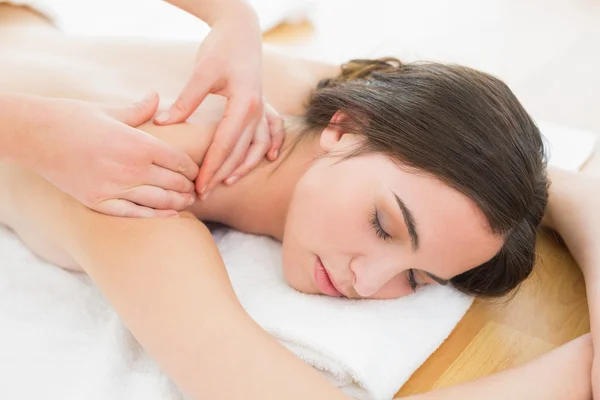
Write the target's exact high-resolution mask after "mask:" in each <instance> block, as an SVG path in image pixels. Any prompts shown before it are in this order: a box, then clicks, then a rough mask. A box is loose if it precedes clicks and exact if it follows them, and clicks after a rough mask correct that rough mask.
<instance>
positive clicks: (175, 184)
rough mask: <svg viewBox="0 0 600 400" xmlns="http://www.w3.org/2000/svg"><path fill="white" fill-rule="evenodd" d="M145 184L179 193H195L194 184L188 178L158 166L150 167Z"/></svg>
mask: <svg viewBox="0 0 600 400" xmlns="http://www.w3.org/2000/svg"><path fill="white" fill-rule="evenodd" d="M145 183H146V184H147V185H151V186H156V187H159V188H161V189H164V190H172V191H174V192H179V193H191V192H193V191H194V184H193V183H192V181H190V180H189V179H188V178H187V177H185V176H184V175H182V174H180V173H177V172H173V171H171V170H170V169H166V168H162V167H159V166H158V165H151V166H150V168H149V169H148V176H147V177H146V182H145Z"/></svg>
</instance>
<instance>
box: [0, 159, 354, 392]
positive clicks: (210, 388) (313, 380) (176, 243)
mask: <svg viewBox="0 0 600 400" xmlns="http://www.w3.org/2000/svg"><path fill="white" fill-rule="evenodd" d="M3 180H4V181H5V182H7V184H8V185H9V187H8V189H9V190H10V191H11V194H12V201H11V204H12V207H14V208H13V210H11V211H12V212H13V213H16V214H17V215H18V216H17V217H16V218H15V220H14V221H13V224H14V225H15V226H16V225H19V224H20V225H21V226H28V227H30V228H31V229H36V230H37V232H38V233H39V234H42V235H44V236H46V237H48V238H53V239H54V240H55V241H56V243H57V244H58V245H59V246H61V247H62V248H63V249H65V250H66V251H67V252H68V253H69V254H70V255H71V257H73V258H74V259H75V260H76V261H77V262H78V263H79V264H80V265H81V266H82V267H83V268H84V270H85V271H86V272H87V273H88V274H89V275H90V276H91V278H92V280H93V281H94V283H95V284H96V285H97V286H98V288H99V289H100V291H101V292H102V293H103V294H104V296H105V297H106V298H107V300H108V301H109V302H110V303H111V305H112V306H113V307H114V309H115V310H116V312H117V313H118V315H119V316H120V318H121V319H122V321H123V323H124V324H125V325H126V326H127V328H128V329H129V330H130V331H131V332H132V334H133V335H134V336H135V337H136V339H137V340H138V341H139V342H140V344H141V345H142V346H143V347H144V348H145V349H146V351H147V352H148V353H149V355H150V356H151V357H152V358H153V359H154V360H155V361H156V362H157V363H158V364H159V365H160V366H161V368H162V369H163V370H164V371H165V372H166V373H167V375H168V376H170V377H171V379H173V381H174V382H175V383H176V384H177V385H178V386H179V388H180V389H181V390H182V391H183V392H184V393H186V394H187V395H188V396H189V397H190V398H191V399H206V398H211V399H212V398H219V399H238V398H249V399H259V398H260V399H307V398H310V399H320V398H322V399H347V397H346V396H345V395H343V394H342V393H341V392H340V391H339V390H337V389H336V388H334V387H333V386H331V385H330V384H329V383H328V382H327V381H326V380H325V379H324V378H323V377H322V376H320V375H319V373H318V372H316V371H315V370H313V369H312V368H310V367H309V366H308V365H306V364H305V363H304V362H303V361H301V360H300V359H298V358H297V357H295V356H294V355H293V354H292V353H291V352H290V351H288V350H287V349H285V347H283V346H282V345H280V344H279V343H278V342H277V341H276V340H275V339H274V338H272V337H271V336H270V335H269V334H268V333H266V332H265V331H264V330H262V329H261V328H260V327H259V326H258V325H257V324H256V323H255V322H254V321H253V320H252V319H251V318H250V317H249V316H248V315H247V314H246V313H245V311H244V309H243V308H242V307H241V305H240V303H239V302H238V300H237V298H236V296H235V294H234V292H233V289H232V287H231V283H230V281H229V278H228V276H227V272H226V270H225V267H224V265H223V261H222V259H221V257H220V255H219V252H218V249H217V247H216V246H215V243H214V241H213V240H212V237H211V235H210V232H209V231H208V230H207V228H206V227H205V226H204V224H203V223H202V222H200V221H198V220H196V219H195V218H193V217H192V218H187V217H184V218H166V219H124V218H117V217H110V216H106V215H102V214H99V213H96V212H94V211H91V210H89V209H87V208H86V207H84V206H83V205H81V204H80V203H78V202H76V201H75V200H74V199H72V198H71V197H69V196H68V195H65V194H64V193H62V192H60V191H59V190H57V189H56V188H55V187H53V186H52V185H51V184H49V183H48V182H46V181H45V180H43V179H42V178H41V177H39V176H38V175H36V174H34V173H32V172H30V171H27V170H24V169H22V168H18V167H12V168H11V169H10V170H9V171H8V172H7V170H6V169H5V170H4V173H3ZM17 228H18V227H17ZM17 230H19V229H17Z"/></svg>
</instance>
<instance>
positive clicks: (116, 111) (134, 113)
mask: <svg viewBox="0 0 600 400" xmlns="http://www.w3.org/2000/svg"><path fill="white" fill-rule="evenodd" d="M158 100H159V99H158V94H157V93H156V92H149V93H148V94H147V95H146V96H145V97H144V98H143V100H142V101H139V102H137V103H133V104H132V105H130V106H127V107H119V108H116V107H106V111H107V113H108V114H110V115H112V116H113V117H115V118H116V119H117V120H119V121H121V122H123V123H125V124H127V125H129V126H132V127H136V126H140V125H141V124H143V123H144V122H147V121H149V120H150V118H152V116H153V115H154V113H155V112H156V109H157V108H158Z"/></svg>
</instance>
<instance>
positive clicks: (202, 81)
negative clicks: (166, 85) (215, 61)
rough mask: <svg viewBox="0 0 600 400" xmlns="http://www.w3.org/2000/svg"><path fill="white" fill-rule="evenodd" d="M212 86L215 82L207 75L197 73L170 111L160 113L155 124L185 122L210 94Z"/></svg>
mask: <svg viewBox="0 0 600 400" xmlns="http://www.w3.org/2000/svg"><path fill="white" fill-rule="evenodd" d="M212 85H213V82H211V80H210V79H208V77H207V76H206V75H205V74H200V73H197V72H195V73H194V74H193V75H192V77H191V78H190V80H189V81H188V83H187V84H186V85H185V87H184V88H183V90H182V91H181V94H179V97H178V98H177V100H175V102H174V103H173V104H172V105H171V107H170V108H169V110H167V111H164V112H162V113H160V114H159V115H158V116H157V117H156V118H155V119H154V123H155V124H157V125H170V124H176V123H179V122H183V121H185V120H186V119H188V118H189V117H190V115H192V113H193V112H194V111H196V109H197V108H198V106H199V105H200V103H202V101H203V100H204V98H205V97H206V96H207V95H208V93H210V91H211V89H212Z"/></svg>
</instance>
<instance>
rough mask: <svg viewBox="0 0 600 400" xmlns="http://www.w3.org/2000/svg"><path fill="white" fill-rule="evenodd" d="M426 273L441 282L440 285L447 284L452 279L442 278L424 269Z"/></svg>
mask: <svg viewBox="0 0 600 400" xmlns="http://www.w3.org/2000/svg"><path fill="white" fill-rule="evenodd" d="M423 272H424V273H425V275H427V276H428V277H430V278H431V279H433V280H434V281H436V282H437V283H439V284H440V285H447V284H448V283H449V282H450V281H449V280H448V279H442V278H440V277H439V276H437V275H434V274H432V273H431V272H427V271H423Z"/></svg>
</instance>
